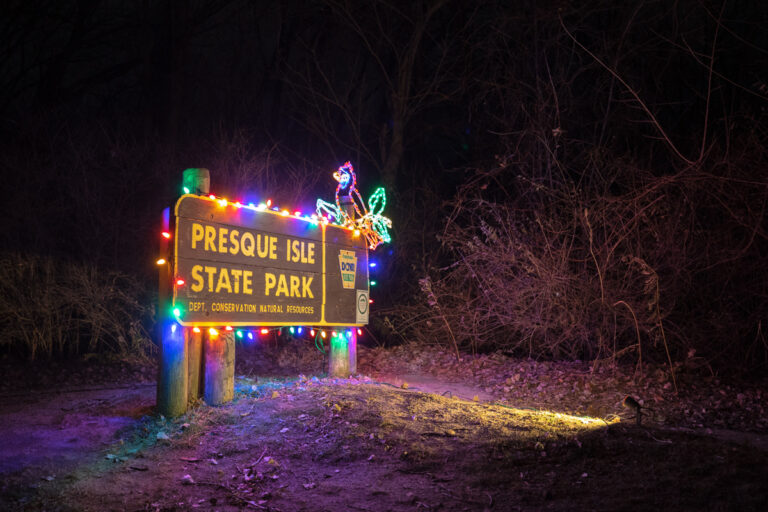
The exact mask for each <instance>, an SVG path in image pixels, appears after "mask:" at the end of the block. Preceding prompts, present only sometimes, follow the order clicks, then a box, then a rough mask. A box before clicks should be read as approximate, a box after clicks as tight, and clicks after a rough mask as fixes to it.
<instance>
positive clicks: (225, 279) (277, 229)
mask: <svg viewBox="0 0 768 512" xmlns="http://www.w3.org/2000/svg"><path fill="white" fill-rule="evenodd" d="M174 211H175V215H174V220H175V237H174V240H175V243H174V258H173V259H174V261H173V269H174V274H175V277H174V283H175V284H174V287H173V307H174V308H178V310H179V312H180V315H179V322H180V323H181V324H182V325H185V326H222V325H232V326H277V325H279V326H290V325H313V326H349V325H365V324H366V323H367V322H368V293H369V282H368V248H367V245H366V242H365V238H364V237H362V236H360V235H359V233H355V232H354V231H352V230H349V229H346V228H343V227H341V226H334V225H331V224H323V223H321V222H317V221H313V220H310V219H308V218H306V217H301V216H297V215H291V214H288V212H275V211H271V210H269V209H266V208H262V209H258V208H255V207H251V206H241V205H239V204H233V203H227V202H226V201H219V200H216V199H211V198H208V197H205V196H197V195H184V196H182V197H181V198H179V200H178V202H177V203H176V206H175V210H174ZM179 283H180V284H179ZM361 297H364V300H365V307H364V308H362V309H361V306H360V300H361Z"/></svg>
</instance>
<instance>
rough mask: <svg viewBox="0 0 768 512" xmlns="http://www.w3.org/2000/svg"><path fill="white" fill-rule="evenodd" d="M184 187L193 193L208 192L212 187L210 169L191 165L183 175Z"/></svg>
mask: <svg viewBox="0 0 768 512" xmlns="http://www.w3.org/2000/svg"><path fill="white" fill-rule="evenodd" d="M181 181H182V184H183V186H184V188H186V189H187V190H189V191H190V193H192V194H208V193H209V192H210V188H211V173H210V171H209V170H208V169H204V168H201V167H191V168H189V169H185V170H184V173H183V175H182V180H181Z"/></svg>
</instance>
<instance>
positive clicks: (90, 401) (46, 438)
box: [0, 385, 155, 491]
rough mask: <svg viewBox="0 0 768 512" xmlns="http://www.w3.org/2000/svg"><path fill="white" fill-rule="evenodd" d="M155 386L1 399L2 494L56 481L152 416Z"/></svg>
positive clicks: (3, 397) (7, 395)
mask: <svg viewBox="0 0 768 512" xmlns="http://www.w3.org/2000/svg"><path fill="white" fill-rule="evenodd" d="M154 401H155V387H154V385H140V386H132V387H124V386H120V387H117V388H115V387H110V388H102V389H96V390H93V389H91V390H88V389H81V390H74V391H68V392H48V393H37V394H28V393H26V394H19V393H15V394H6V395H4V396H2V397H0V418H1V419H2V421H0V439H1V440H2V450H0V475H2V477H3V479H2V482H3V483H2V484H0V489H2V490H3V491H8V489H9V488H10V487H15V488H17V489H18V488H19V487H20V486H24V485H27V486H35V485H37V484H38V482H40V481H53V480H55V479H56V478H61V477H62V476H63V475H65V474H67V473H68V472H69V471H71V470H73V469H74V468H76V467H77V466H78V465H79V464H81V463H82V462H83V461H84V460H87V459H89V458H92V457H94V456H96V454H97V453H99V452H100V451H101V450H103V449H104V448H105V447H108V446H111V445H113V444H114V443H115V442H116V441H117V440H118V439H119V434H120V432H122V431H124V430H125V429H132V428H133V427H134V426H135V425H136V422H137V420H139V419H140V418H142V417H143V416H145V415H147V414H150V413H151V411H152V407H153V406H154Z"/></svg>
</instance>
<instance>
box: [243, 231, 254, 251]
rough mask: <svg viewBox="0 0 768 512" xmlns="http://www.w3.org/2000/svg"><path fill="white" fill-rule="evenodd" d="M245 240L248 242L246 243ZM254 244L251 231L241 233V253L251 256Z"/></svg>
mask: <svg viewBox="0 0 768 512" xmlns="http://www.w3.org/2000/svg"><path fill="white" fill-rule="evenodd" d="M246 242H248V243H247V244H246ZM255 246H256V242H255V241H254V239H253V233H249V232H248V231H246V232H245V233H243V236H242V238H240V247H242V249H243V254H245V255H246V256H251V257H253V255H254V250H255Z"/></svg>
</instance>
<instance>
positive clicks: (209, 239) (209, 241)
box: [205, 226, 216, 252]
mask: <svg viewBox="0 0 768 512" xmlns="http://www.w3.org/2000/svg"><path fill="white" fill-rule="evenodd" d="M215 241H216V228H214V227H213V226H205V250H206V251H213V252H216V244H215Z"/></svg>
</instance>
